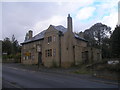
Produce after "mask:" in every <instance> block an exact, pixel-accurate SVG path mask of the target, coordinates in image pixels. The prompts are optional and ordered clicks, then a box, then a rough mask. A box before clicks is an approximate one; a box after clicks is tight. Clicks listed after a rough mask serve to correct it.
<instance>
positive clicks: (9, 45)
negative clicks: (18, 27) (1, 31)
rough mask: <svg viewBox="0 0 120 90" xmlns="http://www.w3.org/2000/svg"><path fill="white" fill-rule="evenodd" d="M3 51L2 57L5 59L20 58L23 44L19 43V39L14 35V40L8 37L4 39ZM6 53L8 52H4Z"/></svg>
mask: <svg viewBox="0 0 120 90" xmlns="http://www.w3.org/2000/svg"><path fill="white" fill-rule="evenodd" d="M2 52H3V57H2V58H3V60H5V59H14V60H20V57H21V55H20V52H21V46H20V45H19V44H18V41H17V40H16V39H15V36H14V35H13V36H12V40H10V38H8V37H6V38H5V39H4V40H3V41H2ZM4 53H7V54H4ZM16 62H17V61H16Z"/></svg>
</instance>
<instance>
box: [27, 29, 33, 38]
mask: <svg viewBox="0 0 120 90" xmlns="http://www.w3.org/2000/svg"><path fill="white" fill-rule="evenodd" d="M28 36H29V39H31V38H32V37H33V31H32V30H29V31H28Z"/></svg>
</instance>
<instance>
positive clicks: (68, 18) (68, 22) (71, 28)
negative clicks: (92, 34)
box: [67, 14, 73, 32]
mask: <svg viewBox="0 0 120 90" xmlns="http://www.w3.org/2000/svg"><path fill="white" fill-rule="evenodd" d="M67 29H68V30H69V31H70V32H72V31H73V27H72V18H71V17H70V14H68V17H67Z"/></svg>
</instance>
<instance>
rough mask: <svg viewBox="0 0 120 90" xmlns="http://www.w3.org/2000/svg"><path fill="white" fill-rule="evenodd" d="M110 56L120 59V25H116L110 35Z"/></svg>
mask: <svg viewBox="0 0 120 90" xmlns="http://www.w3.org/2000/svg"><path fill="white" fill-rule="evenodd" d="M110 39H111V51H112V52H111V53H112V54H111V55H112V57H113V58H120V25H117V26H116V28H115V30H114V31H113V34H112V35H111V38H110Z"/></svg>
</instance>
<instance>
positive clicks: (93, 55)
mask: <svg viewBox="0 0 120 90" xmlns="http://www.w3.org/2000/svg"><path fill="white" fill-rule="evenodd" d="M87 43H88V41H87V40H85V39H84V38H83V37H80V36H78V35H77V34H75V33H73V27H72V18H71V17H70V15H68V17H67V28H65V27H63V26H61V25H59V26H54V25H50V26H49V27H48V29H47V30H44V31H42V32H40V33H39V34H37V35H35V36H34V37H33V31H31V30H30V31H28V33H27V34H26V37H25V41H24V42H23V43H21V44H22V51H21V62H22V63H23V64H42V65H44V66H45V67H52V66H57V67H70V66H72V65H79V64H81V63H90V62H92V61H93V60H100V59H101V53H100V50H99V49H96V48H91V47H88V46H87Z"/></svg>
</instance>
